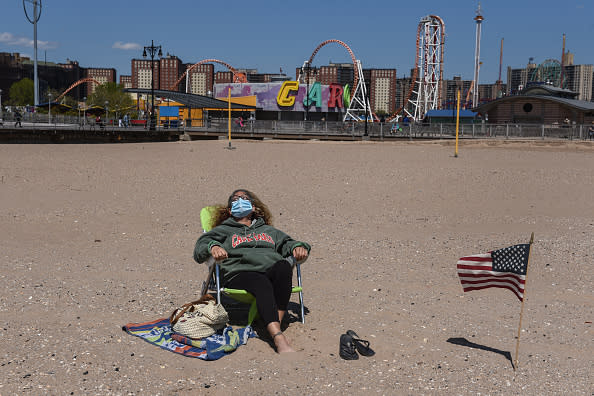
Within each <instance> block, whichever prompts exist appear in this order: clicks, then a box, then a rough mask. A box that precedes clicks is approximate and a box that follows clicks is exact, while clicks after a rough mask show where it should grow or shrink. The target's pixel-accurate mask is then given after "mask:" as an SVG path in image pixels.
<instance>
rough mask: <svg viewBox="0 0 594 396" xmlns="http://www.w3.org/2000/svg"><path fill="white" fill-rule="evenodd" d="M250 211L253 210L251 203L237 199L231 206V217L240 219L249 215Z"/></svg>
mask: <svg viewBox="0 0 594 396" xmlns="http://www.w3.org/2000/svg"><path fill="white" fill-rule="evenodd" d="M252 210H254V208H253V207H252V203H251V201H248V200H247V199H243V198H239V199H238V200H237V201H234V202H233V203H232V204H231V216H233V217H235V218H236V219H241V218H242V217H245V216H247V215H249V214H250V213H252Z"/></svg>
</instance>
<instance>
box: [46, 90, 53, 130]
mask: <svg viewBox="0 0 594 396" xmlns="http://www.w3.org/2000/svg"><path fill="white" fill-rule="evenodd" d="M47 100H48V102H47V105H48V108H47V113H48V115H49V117H48V123H49V124H50V125H51V123H52V93H51V92H49V93H48V94H47Z"/></svg>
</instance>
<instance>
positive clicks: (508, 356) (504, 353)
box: [447, 337, 515, 369]
mask: <svg viewBox="0 0 594 396" xmlns="http://www.w3.org/2000/svg"><path fill="white" fill-rule="evenodd" d="M447 342H449V343H450V344H454V345H462V346H466V347H469V348H475V349H480V350H483V351H489V352H495V353H498V354H500V355H502V356H504V357H505V358H506V359H507V360H509V362H510V363H511V365H512V368H514V369H515V366H514V362H513V360H512V356H511V352H509V351H502V350H501V349H496V348H491V347H488V346H485V345H481V344H477V343H474V342H471V341H468V340H467V339H466V338H463V337H456V338H448V339H447Z"/></svg>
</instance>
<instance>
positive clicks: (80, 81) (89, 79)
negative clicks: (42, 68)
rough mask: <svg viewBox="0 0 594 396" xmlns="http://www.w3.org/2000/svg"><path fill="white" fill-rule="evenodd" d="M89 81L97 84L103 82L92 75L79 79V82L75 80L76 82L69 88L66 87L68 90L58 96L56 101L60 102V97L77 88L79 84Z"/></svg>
mask: <svg viewBox="0 0 594 396" xmlns="http://www.w3.org/2000/svg"><path fill="white" fill-rule="evenodd" d="M88 82H94V83H95V84H97V85H101V83H100V82H99V81H97V80H95V79H94V78H92V77H87V78H81V79H80V80H78V81H77V82H75V83H74V84H72V85H71V86H69V87H68V89H66V91H64V92H62V93H61V94H60V96H58V97H57V98H56V102H59V101H60V99H62V98H63V97H64V95H66V94H67V93H68V92H70V91H71V90H72V89H74V88H76V87H77V86H78V85H80V84H84V83H88Z"/></svg>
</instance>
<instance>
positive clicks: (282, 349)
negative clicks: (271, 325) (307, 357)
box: [274, 334, 295, 353]
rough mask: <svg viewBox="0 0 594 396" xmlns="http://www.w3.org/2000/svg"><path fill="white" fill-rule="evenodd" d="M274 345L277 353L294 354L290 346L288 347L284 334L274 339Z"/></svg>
mask: <svg viewBox="0 0 594 396" xmlns="http://www.w3.org/2000/svg"><path fill="white" fill-rule="evenodd" d="M274 345H275V346H276V352H277V353H287V352H295V350H294V349H293V348H292V347H291V345H289V342H288V341H287V339H286V338H285V335H284V334H280V335H278V336H276V337H274Z"/></svg>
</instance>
